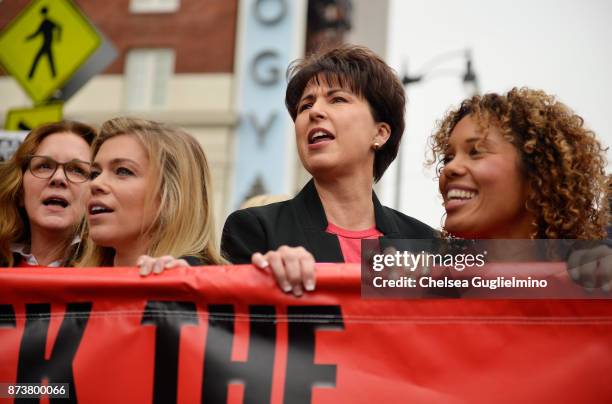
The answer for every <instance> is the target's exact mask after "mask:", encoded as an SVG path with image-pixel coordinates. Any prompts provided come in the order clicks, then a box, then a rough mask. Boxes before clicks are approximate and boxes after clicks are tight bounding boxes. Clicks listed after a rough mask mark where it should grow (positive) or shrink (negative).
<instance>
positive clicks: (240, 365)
mask: <svg viewBox="0 0 612 404" xmlns="http://www.w3.org/2000/svg"><path fill="white" fill-rule="evenodd" d="M208 312H209V315H208V332H207V333H206V353H205V354H204V355H205V356H204V381H203V383H202V402H203V403H206V404H207V403H225V402H226V401H227V387H228V386H227V385H228V384H230V383H243V384H244V385H245V386H244V403H245V404H248V403H267V402H269V401H270V398H271V393H272V368H273V366H274V351H275V348H276V346H275V345H276V315H275V310H274V306H250V308H249V314H250V323H249V329H250V330H249V335H250V337H249V352H248V360H247V361H246V362H232V361H231V359H230V358H231V355H232V340H233V336H234V320H235V318H234V317H235V316H234V309H233V307H232V306H231V305H210V306H209V308H208Z"/></svg>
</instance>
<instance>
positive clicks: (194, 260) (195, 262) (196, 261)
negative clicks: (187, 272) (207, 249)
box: [179, 255, 208, 267]
mask: <svg viewBox="0 0 612 404" xmlns="http://www.w3.org/2000/svg"><path fill="white" fill-rule="evenodd" d="M179 259H184V260H185V261H187V263H188V264H189V265H191V266H192V267H200V266H203V265H208V264H207V263H206V262H205V261H204V260H203V259H201V258H198V257H194V256H193V255H183V256H182V257H179Z"/></svg>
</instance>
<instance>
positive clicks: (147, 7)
mask: <svg viewBox="0 0 612 404" xmlns="http://www.w3.org/2000/svg"><path fill="white" fill-rule="evenodd" d="M180 5H181V2H180V0H130V12H132V13H174V12H175V11H178V9H179V7H180Z"/></svg>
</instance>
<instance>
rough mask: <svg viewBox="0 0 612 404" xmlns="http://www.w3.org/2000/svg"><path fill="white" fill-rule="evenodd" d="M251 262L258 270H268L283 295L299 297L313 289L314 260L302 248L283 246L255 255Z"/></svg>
mask: <svg viewBox="0 0 612 404" xmlns="http://www.w3.org/2000/svg"><path fill="white" fill-rule="evenodd" d="M251 262H252V263H253V265H255V266H256V267H258V268H261V269H266V268H267V269H269V270H270V271H271V272H272V274H273V275H274V278H275V279H276V282H277V283H278V286H279V287H280V288H281V290H282V291H283V292H285V293H289V292H293V294H294V295H295V296H301V295H302V294H303V292H304V290H306V291H308V292H311V291H313V290H314V289H315V278H316V276H315V260H314V257H313V255H312V254H311V253H309V252H308V251H306V249H305V248H304V247H288V246H286V245H284V246H281V247H280V248H279V249H278V250H273V251H268V252H267V253H265V254H261V253H255V254H253V255H252V257H251Z"/></svg>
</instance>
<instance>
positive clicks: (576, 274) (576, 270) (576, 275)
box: [569, 268, 580, 281]
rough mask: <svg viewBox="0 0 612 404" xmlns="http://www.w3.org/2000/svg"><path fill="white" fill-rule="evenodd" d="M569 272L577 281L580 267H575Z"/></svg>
mask: <svg viewBox="0 0 612 404" xmlns="http://www.w3.org/2000/svg"><path fill="white" fill-rule="evenodd" d="M569 274H570V276H571V277H572V279H573V280H575V281H577V280H578V278H580V274H579V273H578V269H577V268H574V269H570V270H569Z"/></svg>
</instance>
